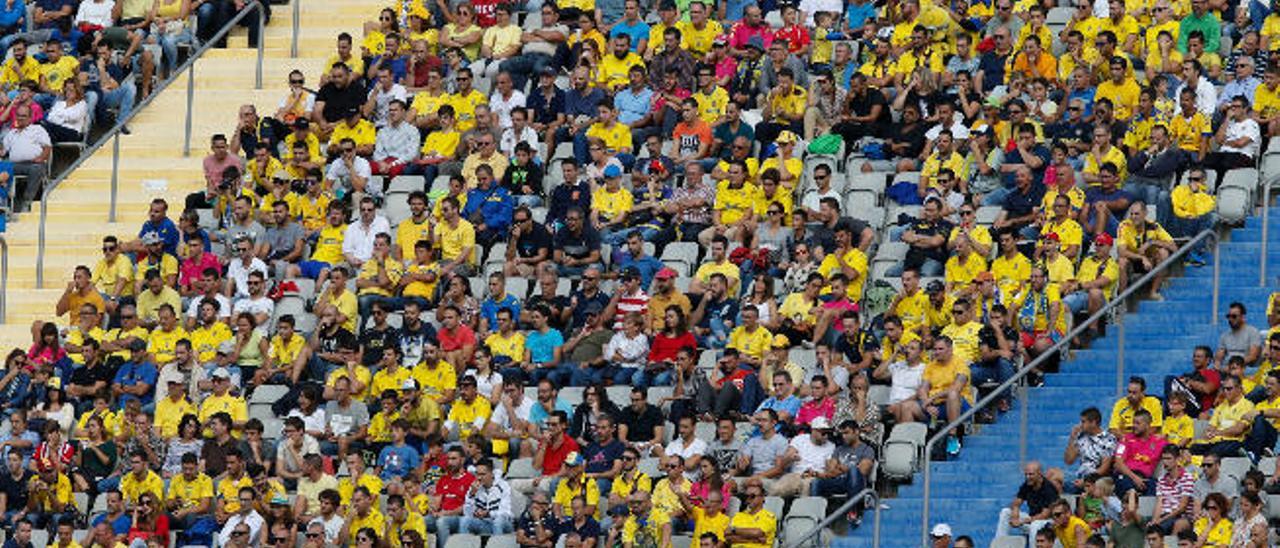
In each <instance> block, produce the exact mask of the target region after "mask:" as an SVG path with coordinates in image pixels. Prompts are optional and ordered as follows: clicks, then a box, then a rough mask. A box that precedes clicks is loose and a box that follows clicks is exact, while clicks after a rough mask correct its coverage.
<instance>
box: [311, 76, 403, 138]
mask: <svg viewBox="0 0 1280 548" xmlns="http://www.w3.org/2000/svg"><path fill="white" fill-rule="evenodd" d="M407 96H408V92H406V91H405V89H404V86H402V85H400V84H391V89H382V86H380V85H375V86H373V89H371V90H369V98H371V99H373V105H374V106H373V125H374V127H382V126H385V125H387V109H388V108H390V107H391V101H392V100H395V99H399V100H401V101H405V100H406V99H405V98H406V97H407ZM307 110H308V111H309V110H311V109H307Z"/></svg>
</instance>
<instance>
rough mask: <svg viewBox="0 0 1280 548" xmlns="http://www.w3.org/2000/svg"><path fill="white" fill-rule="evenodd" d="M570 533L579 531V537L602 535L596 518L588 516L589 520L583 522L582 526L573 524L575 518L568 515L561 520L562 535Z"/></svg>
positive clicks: (586, 537)
mask: <svg viewBox="0 0 1280 548" xmlns="http://www.w3.org/2000/svg"><path fill="white" fill-rule="evenodd" d="M569 533H577V534H578V538H583V539H588V538H596V537H599V536H600V524H599V523H597V522H596V518H593V517H591V516H587V521H585V522H583V523H582V527H574V526H573V518H572V517H567V518H565V519H564V521H562V522H560V536H564V535H567V534H569Z"/></svg>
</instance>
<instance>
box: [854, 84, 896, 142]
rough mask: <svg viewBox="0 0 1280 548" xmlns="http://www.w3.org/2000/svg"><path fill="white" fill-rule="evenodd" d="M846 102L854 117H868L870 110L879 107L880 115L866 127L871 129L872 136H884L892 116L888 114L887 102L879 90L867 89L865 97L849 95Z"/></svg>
mask: <svg viewBox="0 0 1280 548" xmlns="http://www.w3.org/2000/svg"><path fill="white" fill-rule="evenodd" d="M848 102H849V110H852V111H853V114H854V116H870V115H871V109H872V108H874V107H875V106H876V105H880V115H879V116H878V117H877V118H876V119H875V120H873V121H872V122H871V123H870V124H868V125H870V126H871V127H872V129H873V132H872V134H873V135H885V130H887V129H889V125H890V124H891V123H892V122H893V115H892V114H890V113H889V101H888V100H886V99H885V97H884V94H883V93H881V92H880V90H878V89H875V88H868V89H867V93H866V96H865V97H854V96H853V95H849V101H848Z"/></svg>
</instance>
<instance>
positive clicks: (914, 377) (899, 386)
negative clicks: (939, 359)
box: [889, 362, 924, 403]
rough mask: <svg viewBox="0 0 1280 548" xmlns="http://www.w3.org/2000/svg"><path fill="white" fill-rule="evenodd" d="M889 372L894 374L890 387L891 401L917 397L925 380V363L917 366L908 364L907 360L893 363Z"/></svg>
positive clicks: (896, 401)
mask: <svg viewBox="0 0 1280 548" xmlns="http://www.w3.org/2000/svg"><path fill="white" fill-rule="evenodd" d="M889 373H891V374H892V375H893V380H892V383H891V385H890V387H889V403H898V402H900V401H905V400H909V399H911V398H913V397H915V395H916V391H917V390H919V389H920V383H921V382H923V381H924V363H920V364H919V365H916V366H915V367H911V366H909V365H907V362H897V363H891V364H889Z"/></svg>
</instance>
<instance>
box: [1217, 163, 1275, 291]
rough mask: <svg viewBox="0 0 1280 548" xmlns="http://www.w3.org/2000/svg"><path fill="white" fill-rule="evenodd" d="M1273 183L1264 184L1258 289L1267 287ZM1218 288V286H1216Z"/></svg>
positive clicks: (1266, 182) (1265, 181) (1265, 182)
mask: <svg viewBox="0 0 1280 548" xmlns="http://www.w3.org/2000/svg"><path fill="white" fill-rule="evenodd" d="M1270 212H1271V181H1267V180H1264V181H1263V183H1262V253H1261V258H1260V259H1259V260H1258V263H1259V264H1258V287H1266V286H1267V229H1268V228H1269V227H1268V226H1267V225H1269V224H1270V221H1269V220H1268V219H1269V218H1270V217H1271V216H1270V215H1269V213H1270ZM1215 287H1217V286H1215Z"/></svg>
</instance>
